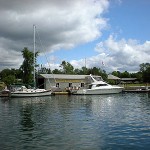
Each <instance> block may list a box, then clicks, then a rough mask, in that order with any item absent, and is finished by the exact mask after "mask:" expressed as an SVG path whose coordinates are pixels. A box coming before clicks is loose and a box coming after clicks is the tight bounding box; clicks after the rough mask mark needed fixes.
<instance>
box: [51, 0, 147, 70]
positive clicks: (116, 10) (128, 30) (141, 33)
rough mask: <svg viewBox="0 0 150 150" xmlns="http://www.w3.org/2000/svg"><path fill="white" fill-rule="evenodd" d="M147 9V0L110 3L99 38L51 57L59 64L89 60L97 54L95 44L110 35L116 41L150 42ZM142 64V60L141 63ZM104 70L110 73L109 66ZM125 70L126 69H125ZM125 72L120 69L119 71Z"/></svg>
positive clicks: (58, 52) (60, 51) (124, 0)
mask: <svg viewBox="0 0 150 150" xmlns="http://www.w3.org/2000/svg"><path fill="white" fill-rule="evenodd" d="M149 8H150V1H148V0H142V1H141V0H122V1H110V4H109V8H108V10H107V12H105V13H104V14H103V16H104V17H105V18H107V19H108V27H107V28H106V29H104V30H103V31H102V36H101V37H99V38H97V39H95V40H93V41H92V42H88V43H84V44H81V45H78V46H76V47H75V48H72V49H71V50H65V49H61V50H58V51H55V52H54V53H53V54H52V55H55V56H56V57H57V58H58V60H59V62H61V61H62V60H66V61H68V62H70V61H71V60H80V59H84V58H90V57H91V56H95V55H98V54H99V53H98V52H97V51H95V47H96V44H97V43H99V42H100V41H105V40H107V39H108V38H109V36H110V35H114V36H115V38H116V39H117V40H120V39H126V40H129V39H133V40H137V41H138V42H139V43H140V44H143V43H144V42H145V41H150V29H149V27H150V21H149V20H150V16H149V14H150V9H149ZM70 56H71V57H70ZM149 60H150V59H149ZM149 60H148V62H149ZM101 61H104V62H105V60H104V59H103V57H102V58H101V59H100V60H99V64H100V67H101ZM83 62H84V61H83ZM144 62H145V61H144V58H143V63H144ZM141 63H142V62H141ZM83 64H84V63H83ZM139 64H140V63H139ZM139 64H138V63H137V66H136V67H135V70H134V69H133V68H131V69H130V66H129V71H136V69H138V65H139ZM97 66H98V65H97ZM106 69H108V71H111V68H109V66H107V68H106ZM132 69H133V70H132ZM125 70H127V68H125ZM125 70H124V69H123V68H122V70H121V71H125Z"/></svg>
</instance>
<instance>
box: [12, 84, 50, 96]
mask: <svg viewBox="0 0 150 150" xmlns="http://www.w3.org/2000/svg"><path fill="white" fill-rule="evenodd" d="M49 95H52V91H51V90H45V89H27V88H26V87H25V86H22V87H21V89H20V90H16V91H14V92H11V97H39V96H49Z"/></svg>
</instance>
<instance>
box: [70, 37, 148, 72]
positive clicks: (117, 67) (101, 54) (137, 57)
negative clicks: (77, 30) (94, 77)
mask: <svg viewBox="0 0 150 150" xmlns="http://www.w3.org/2000/svg"><path fill="white" fill-rule="evenodd" d="M95 51H97V52H98V55H96V56H92V57H90V58H86V61H85V59H80V60H72V61H70V63H71V64H72V65H73V66H74V67H75V68H82V67H83V66H85V65H86V67H88V68H92V67H98V68H101V69H104V70H106V71H107V72H112V71H122V72H123V71H129V72H137V71H139V65H140V64H142V63H147V62H150V41H145V42H144V43H139V42H138V41H137V40H133V39H129V40H125V39H120V40H117V39H116V38H115V37H114V36H113V35H110V36H109V38H108V39H107V40H105V41H102V42H99V43H98V44H97V45H96V47H95ZM85 62H86V64H85ZM81 64H82V65H81Z"/></svg>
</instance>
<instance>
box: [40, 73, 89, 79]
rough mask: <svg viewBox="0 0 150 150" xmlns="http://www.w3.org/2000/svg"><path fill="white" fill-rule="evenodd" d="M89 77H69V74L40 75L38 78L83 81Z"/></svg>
mask: <svg viewBox="0 0 150 150" xmlns="http://www.w3.org/2000/svg"><path fill="white" fill-rule="evenodd" d="M87 76H89V75H69V74H40V77H43V78H46V79H50V78H53V79H85V77H87Z"/></svg>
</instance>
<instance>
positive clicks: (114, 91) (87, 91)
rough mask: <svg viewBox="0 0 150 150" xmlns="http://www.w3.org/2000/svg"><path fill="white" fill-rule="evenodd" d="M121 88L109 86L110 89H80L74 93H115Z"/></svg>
mask: <svg viewBox="0 0 150 150" xmlns="http://www.w3.org/2000/svg"><path fill="white" fill-rule="evenodd" d="M122 91H123V88H110V89H81V90H78V91H77V92H76V93H74V94H77V95H103V94H117V93H121V92H122Z"/></svg>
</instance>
